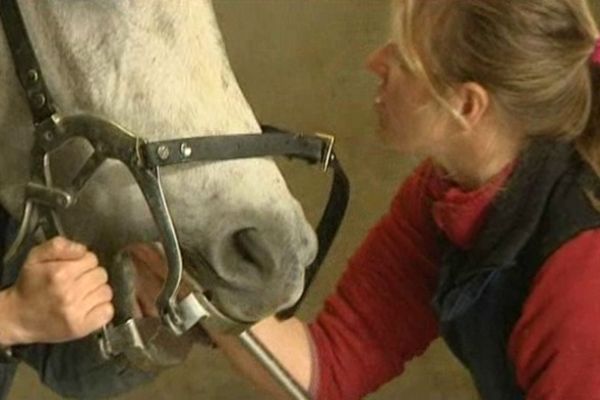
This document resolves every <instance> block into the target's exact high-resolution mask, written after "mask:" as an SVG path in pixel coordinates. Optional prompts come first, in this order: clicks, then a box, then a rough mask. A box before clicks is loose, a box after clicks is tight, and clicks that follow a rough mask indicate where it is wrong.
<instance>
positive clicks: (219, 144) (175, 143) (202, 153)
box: [142, 130, 326, 167]
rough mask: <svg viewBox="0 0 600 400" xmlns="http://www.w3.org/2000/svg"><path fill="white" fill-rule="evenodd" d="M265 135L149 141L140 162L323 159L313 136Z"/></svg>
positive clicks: (321, 147) (320, 146)
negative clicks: (253, 158)
mask: <svg viewBox="0 0 600 400" xmlns="http://www.w3.org/2000/svg"><path fill="white" fill-rule="evenodd" d="M265 133H268V134H232V135H229V134H228V135H219V136H201V137H190V138H183V139H173V140H164V141H160V142H150V143H146V144H144V145H143V146H142V152H143V157H144V163H145V164H146V165H147V166H148V167H156V166H158V167H164V166H168V165H177V164H182V163H188V162H198V161H223V160H233V159H242V158H250V157H266V156H293V157H295V158H302V159H304V160H306V161H308V162H311V163H315V162H319V161H321V160H322V158H323V150H324V147H325V146H326V143H324V141H323V139H321V138H319V137H317V136H310V135H295V134H290V133H288V132H283V131H276V130H271V131H265Z"/></svg>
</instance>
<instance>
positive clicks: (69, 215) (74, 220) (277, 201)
mask: <svg viewBox="0 0 600 400" xmlns="http://www.w3.org/2000/svg"><path fill="white" fill-rule="evenodd" d="M21 10H22V13H23V18H24V22H25V25H26V27H27V32H28V34H29V37H30V40H31V42H32V45H33V47H34V49H35V52H36V55H37V57H38V59H39V62H40V66H41V69H42V70H43V72H44V77H45V81H46V84H47V86H48V88H49V90H50V91H51V93H52V95H53V97H54V103H55V104H56V107H57V108H58V109H59V110H60V112H61V114H63V115H71V114H77V113H88V114H93V115H96V116H99V117H101V118H104V119H106V120H110V121H114V122H116V123H118V124H119V125H121V126H123V127H125V128H126V129H127V130H128V131H131V132H135V134H136V135H138V136H139V137H141V138H142V139H144V140H154V141H157V140H166V139H172V138H178V137H185V136H198V135H205V136H216V135H227V134H230V133H238V134H244V133H250V132H258V131H260V127H259V124H258V122H257V120H256V118H255V116H254V115H253V113H252V110H251V108H250V106H249V105H248V103H247V101H246V100H245V98H244V96H243V94H242V92H241V90H240V87H239V85H238V83H237V82H236V79H235V76H234V74H233V72H232V70H231V67H230V65H229V63H228V60H227V57H226V53H225V48H224V44H223V40H222V37H221V34H220V32H219V28H218V25H217V22H216V19H215V15H214V11H213V9H212V4H211V2H210V1H209V0H197V1H188V0H173V1H168V2H165V1H159V0H149V1H146V0H144V1H141V0H140V1H116V0H111V1H105V0H102V1H101V0H96V1H71V2H63V1H45V2H22V4H21ZM0 49H1V51H2V53H3V54H4V56H3V57H0V87H2V95H0V146H1V148H2V157H0V203H1V204H2V206H3V207H4V208H5V209H6V210H8V212H9V213H10V214H11V215H12V216H13V217H14V218H19V217H20V215H21V212H22V209H23V206H24V198H25V187H26V184H27V183H28V181H29V179H30V173H31V171H30V165H29V162H28V160H29V159H30V157H31V148H32V146H33V142H34V138H33V134H32V129H31V125H32V115H31V113H30V111H29V109H28V106H27V104H28V103H27V99H26V98H25V95H24V93H23V90H22V88H21V87H20V86H19V84H18V80H17V77H16V74H15V70H14V65H13V63H12V61H11V58H10V56H9V54H10V52H9V47H8V45H7V41H6V38H5V37H4V36H0ZM90 151H91V150H90V148H89V144H87V143H85V141H74V142H73V143H70V144H69V146H64V148H60V149H57V150H56V151H54V152H53V153H52V154H51V157H50V167H51V170H52V174H53V176H55V177H56V178H55V181H54V183H55V184H56V185H57V186H60V185H61V182H63V181H64V182H68V181H69V179H71V178H72V177H73V173H74V171H77V170H78V169H79V167H80V166H81V165H82V164H83V163H84V161H85V159H86V157H87V156H89V153H90ZM161 183H162V188H163V190H164V194H165V197H166V200H167V203H168V205H169V209H170V211H171V215H172V218H173V221H174V224H175V226H176V227H177V233H178V237H179V243H180V244H181V248H182V250H183V253H184V255H185V258H186V260H191V262H192V263H193V262H194V261H193V260H198V259H202V260H205V261H206V262H203V263H199V265H198V266H196V265H194V267H195V268H196V270H197V271H196V272H197V273H198V275H199V276H200V277H201V278H202V283H203V287H204V288H206V289H208V290H209V291H210V293H211V301H212V302H213V303H214V304H215V305H216V306H217V307H218V308H219V310H221V311H223V312H224V313H226V314H227V315H228V316H231V317H232V318H235V319H237V320H240V321H256V320H258V319H260V318H262V317H264V316H266V315H268V314H271V313H273V312H275V311H277V310H281V309H284V308H286V307H289V306H290V305H292V304H294V303H295V301H296V300H297V299H298V298H299V296H300V295H301V293H302V290H303V286H304V272H305V268H306V266H307V265H309V264H310V262H311V260H312V259H313V258H314V257H315V255H316V248H317V244H316V237H315V234H314V231H313V229H312V227H311V226H310V224H309V223H308V222H307V220H306V218H305V217H304V214H303V211H302V208H301V206H300V204H299V203H298V201H297V200H296V199H295V198H294V197H293V196H292V195H291V193H290V192H289V190H288V188H287V186H286V183H285V181H284V179H283V178H282V176H281V174H280V172H279V171H278V169H277V167H276V165H275V164H274V162H273V161H272V160H270V159H267V158H250V159H243V160H229V161H226V162H225V161H224V162H201V163H193V164H185V165H178V166H173V167H171V168H168V169H164V170H163V171H162V175H161ZM60 217H61V220H62V222H63V226H64V230H65V232H66V233H67V234H68V236H69V237H70V238H71V239H74V240H77V241H80V242H83V243H86V244H87V245H89V246H90V247H91V248H93V249H94V250H95V251H96V252H97V253H98V255H99V258H100V260H101V261H102V262H103V263H108V262H109V261H108V260H111V259H112V258H113V257H114V255H115V254H116V253H117V252H118V251H119V250H120V249H122V248H123V247H125V246H127V244H129V243H132V242H139V241H155V240H157V237H158V233H157V229H156V226H155V224H154V222H153V219H152V216H151V215H150V211H149V209H148V206H147V205H146V201H145V200H144V197H143V195H142V193H141V192H140V189H139V187H138V185H137V184H136V182H135V180H134V179H133V178H132V176H131V174H130V173H129V172H128V171H127V169H126V168H124V167H123V165H122V164H121V163H119V162H117V161H114V160H106V161H105V162H104V163H103V164H102V166H101V167H100V168H99V169H98V170H97V171H96V173H94V175H93V176H92V177H91V179H90V180H89V182H88V183H87V184H86V186H85V189H84V190H83V191H82V192H81V193H80V195H79V196H78V199H77V203H76V204H75V205H74V206H72V207H70V208H69V210H68V211H65V212H61V213H60Z"/></svg>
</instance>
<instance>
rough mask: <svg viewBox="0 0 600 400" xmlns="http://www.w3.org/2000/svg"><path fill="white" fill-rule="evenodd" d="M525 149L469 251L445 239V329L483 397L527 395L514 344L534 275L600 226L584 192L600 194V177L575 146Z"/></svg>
mask: <svg viewBox="0 0 600 400" xmlns="http://www.w3.org/2000/svg"><path fill="white" fill-rule="evenodd" d="M525 154H526V155H524V156H523V157H522V159H521V160H520V162H519V164H518V165H517V167H516V170H515V171H514V173H513V176H512V177H511V179H510V181H509V184H508V187H507V188H506V189H505V191H503V192H501V193H500V194H499V195H498V197H497V198H496V200H495V201H494V203H493V205H492V207H491V210H490V212H489V214H488V217H487V219H486V222H485V225H484V228H483V229H482V231H481V232H480V235H479V236H478V238H477V240H476V241H475V244H474V246H473V247H472V248H471V249H470V250H469V251H467V252H465V251H461V250H460V249H459V248H457V247H456V246H454V245H452V244H451V243H450V242H449V241H448V240H447V239H444V238H442V240H441V241H442V249H443V252H442V254H443V258H442V269H441V275H440V282H439V287H438V290H437V293H436V296H435V298H434V306H435V308H436V310H437V312H438V316H439V320H440V329H441V334H442V336H443V337H444V339H445V340H446V343H447V344H448V346H449V347H450V349H451V350H452V352H453V353H454V354H455V355H456V356H457V357H458V358H459V359H460V360H461V361H462V362H463V364H464V365H465V366H466V367H467V368H468V369H469V371H470V372H471V374H472V376H473V379H474V380H475V384H476V386H477V388H478V390H479V392H480V393H481V395H482V398H483V399H484V400H525V395H524V393H523V391H522V390H521V389H520V388H519V387H518V385H517V382H516V377H515V371H514V366H513V365H512V362H511V361H510V360H509V358H508V353H507V348H508V341H509V337H510V334H511V332H512V330H513V327H514V325H515V323H516V322H517V320H518V319H519V317H520V315H521V310H522V306H523V304H524V302H525V300H526V298H527V296H528V294H529V290H530V286H531V283H532V280H533V278H534V277H535V275H536V273H537V272H538V270H539V269H540V268H541V267H542V265H543V264H544V261H545V260H546V259H547V258H548V257H549V256H550V255H551V254H552V253H553V252H554V251H555V250H557V249H558V248H559V247H560V246H561V245H562V244H563V243H565V242H566V241H568V240H569V239H571V238H573V237H574V236H576V235H577V234H579V233H581V232H582V231H585V230H588V229H593V228H597V227H600V213H598V212H597V211H596V210H595V209H594V208H593V207H592V206H591V203H590V201H589V199H588V198H587V197H586V193H585V191H584V189H590V190H593V191H594V192H595V193H600V190H598V189H599V188H600V180H599V179H598V178H596V176H595V175H594V173H593V172H592V171H591V168H590V167H589V166H587V164H585V163H584V162H583V161H582V160H581V158H580V157H579V155H578V153H577V152H576V151H575V150H574V148H573V146H570V145H567V144H562V143H561V144H556V143H549V142H545V141H540V142H537V143H534V144H532V145H531V147H530V149H529V151H527V152H526V153H525ZM598 267H599V268H600V265H599V266H598ZM572 269H573V273H574V274H576V273H577V265H573V266H572Z"/></svg>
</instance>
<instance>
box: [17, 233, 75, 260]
mask: <svg viewBox="0 0 600 400" xmlns="http://www.w3.org/2000/svg"><path fill="white" fill-rule="evenodd" d="M86 252H87V248H86V247H85V246H84V245H83V244H81V243H77V242H74V241H71V240H69V239H67V238H64V237H62V236H57V237H55V238H52V239H50V240H48V241H46V242H44V243H42V244H40V245H38V246H36V247H34V248H33V249H31V251H30V252H29V256H28V261H29V262H36V263H39V262H46V261H57V260H61V261H69V260H78V259H80V258H82V257H83V256H84V255H85V254H86Z"/></svg>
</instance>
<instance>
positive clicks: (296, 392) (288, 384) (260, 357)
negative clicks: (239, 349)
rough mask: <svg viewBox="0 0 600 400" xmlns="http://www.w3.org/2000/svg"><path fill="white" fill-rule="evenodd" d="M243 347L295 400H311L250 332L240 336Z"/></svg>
mask: <svg viewBox="0 0 600 400" xmlns="http://www.w3.org/2000/svg"><path fill="white" fill-rule="evenodd" d="M239 338H240V341H241V342H242V345H243V346H244V347H245V348H246V350H248V351H249V352H250V353H251V354H252V355H253V356H254V357H255V358H256V360H257V361H259V362H260V363H261V364H262V365H263V366H264V367H265V368H266V370H267V371H268V372H269V374H270V375H271V376H272V377H273V378H274V379H275V380H276V381H277V383H279V384H280V385H281V387H282V388H283V389H285V390H286V392H287V393H288V394H289V395H290V396H291V398H293V399H294V400H310V396H309V395H308V394H307V393H306V392H305V391H304V389H302V388H301V387H300V385H299V384H298V382H296V381H295V380H294V378H292V377H291V376H290V374H289V373H288V372H287V371H286V370H285V368H283V366H282V365H281V364H280V363H279V362H278V361H277V360H275V358H274V357H273V355H272V354H271V353H270V352H269V350H267V349H266V348H265V346H264V345H263V344H262V343H261V342H260V341H259V340H258V339H257V338H256V336H254V335H253V334H252V333H251V332H250V331H245V332H242V333H241V334H240V336H239Z"/></svg>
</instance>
